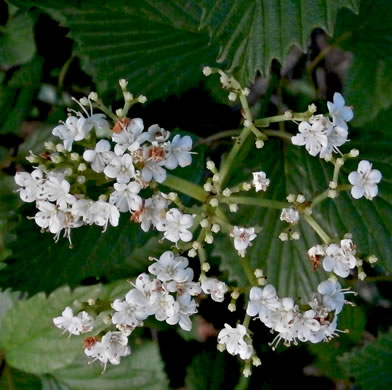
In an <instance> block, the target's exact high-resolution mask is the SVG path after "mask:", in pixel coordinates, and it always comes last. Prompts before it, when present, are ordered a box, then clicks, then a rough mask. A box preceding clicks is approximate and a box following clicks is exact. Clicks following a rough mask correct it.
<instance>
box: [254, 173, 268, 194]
mask: <svg viewBox="0 0 392 390" xmlns="http://www.w3.org/2000/svg"><path fill="white" fill-rule="evenodd" d="M252 175H253V185H254V187H255V190H256V192H259V191H267V188H268V186H269V184H270V180H269V179H267V175H266V174H265V172H263V171H260V172H253V173H252Z"/></svg>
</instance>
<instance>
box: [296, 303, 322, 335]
mask: <svg viewBox="0 0 392 390" xmlns="http://www.w3.org/2000/svg"><path fill="white" fill-rule="evenodd" d="M315 317H316V312H315V311H314V310H307V311H306V312H305V313H301V314H297V321H296V323H295V332H296V337H297V338H298V340H300V341H302V342H304V341H308V340H311V339H312V338H313V335H314V333H315V332H318V331H319V330H320V323H319V322H318V321H317V320H316V319H315Z"/></svg>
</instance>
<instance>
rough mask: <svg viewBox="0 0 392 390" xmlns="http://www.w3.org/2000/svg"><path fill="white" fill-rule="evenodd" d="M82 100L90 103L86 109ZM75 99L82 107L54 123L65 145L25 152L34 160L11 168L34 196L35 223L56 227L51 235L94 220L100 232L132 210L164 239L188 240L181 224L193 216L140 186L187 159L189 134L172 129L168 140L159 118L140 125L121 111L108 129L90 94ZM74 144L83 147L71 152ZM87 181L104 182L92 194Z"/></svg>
mask: <svg viewBox="0 0 392 390" xmlns="http://www.w3.org/2000/svg"><path fill="white" fill-rule="evenodd" d="M92 97H93V98H96V97H95V96H94V95H93V96H92ZM82 103H84V104H88V105H89V106H90V107H91V111H90V113H88V112H87V110H86V109H85V108H84V106H83V104H82ZM79 105H80V106H81V108H82V109H83V113H82V112H76V111H73V113H74V115H70V116H69V117H68V119H67V120H66V121H65V122H62V124H60V125H59V126H57V127H55V128H54V129H53V134H54V135H55V136H57V137H59V138H60V139H61V140H62V141H63V145H61V144H58V145H54V144H53V143H46V148H47V150H48V152H47V153H46V154H42V155H41V156H39V157H37V156H30V160H31V161H33V162H35V163H38V164H39V166H38V167H37V168H36V169H35V170H34V171H33V172H31V173H27V172H17V173H16V175H15V181H16V183H17V184H18V185H19V186H20V187H21V188H20V189H19V194H20V197H21V199H22V200H23V201H25V202H36V206H37V209H38V210H39V211H38V212H37V214H36V215H35V217H34V220H35V221H36V223H37V225H38V226H40V227H41V228H42V229H43V230H48V231H50V232H51V233H53V234H55V238H56V240H57V239H58V237H59V235H60V234H61V232H64V236H66V237H68V238H69V240H70V237H71V229H73V228H77V227H80V226H83V225H98V226H102V227H103V228H104V229H103V231H105V230H106V228H107V226H108V225H109V224H110V225H112V226H117V225H118V223H119V217H120V213H124V212H130V213H132V219H133V220H134V221H135V222H140V223H141V227H142V229H143V230H144V231H147V230H148V229H149V228H150V226H151V225H153V226H154V227H156V228H157V229H158V230H160V231H163V232H164V236H165V238H167V239H168V240H171V241H173V242H177V241H178V240H179V239H182V240H183V241H190V239H191V238H192V234H191V233H190V232H189V231H187V230H186V229H188V228H190V227H191V226H192V224H193V218H192V217H191V216H190V215H182V213H181V212H180V211H179V210H178V209H172V210H170V211H169V210H168V205H169V203H170V201H169V199H168V198H165V197H164V195H163V194H162V193H159V192H158V193H157V194H155V195H153V196H152V197H149V198H145V199H143V197H142V196H141V191H142V190H143V189H146V188H148V187H149V186H150V184H151V182H152V181H155V182H158V183H162V182H163V181H165V179H166V177H167V173H166V169H170V170H172V169H175V168H177V167H178V166H180V167H185V166H188V165H190V164H191V163H192V156H191V152H190V151H191V149H192V138H191V137H190V136H187V135H186V136H180V135H176V136H174V138H173V139H172V140H171V141H169V137H170V132H169V131H167V130H165V129H163V128H161V127H159V126H158V125H152V126H150V127H149V128H148V129H147V131H144V125H143V120H142V119H141V118H133V119H128V118H121V119H119V120H118V121H117V122H116V123H115V124H114V127H113V131H112V132H109V129H110V125H109V122H108V121H107V120H106V117H105V115H104V114H93V111H92V104H91V99H90V98H89V99H87V98H84V99H82V100H81V102H79ZM93 130H95V132H94V131H93ZM98 134H104V135H105V134H106V135H108V134H109V136H110V140H111V141H112V142H110V141H109V140H107V139H101V140H99V141H98V142H96V139H97V138H96V136H97V135H98ZM75 144H76V146H77V148H76V150H80V149H82V151H83V153H80V154H79V153H78V152H76V151H74V152H72V148H73V147H74V149H75ZM89 181H95V182H96V183H97V182H99V183H101V187H102V189H101V194H100V195H99V196H96V198H95V199H92V198H91V197H90V196H89V193H88V189H87V184H88V183H89ZM106 183H108V184H110V186H108V185H107V184H106ZM97 189H99V187H98V188H97Z"/></svg>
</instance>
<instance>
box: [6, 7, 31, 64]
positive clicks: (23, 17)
mask: <svg viewBox="0 0 392 390" xmlns="http://www.w3.org/2000/svg"><path fill="white" fill-rule="evenodd" d="M33 27H34V23H33V20H32V19H31V17H30V16H29V15H27V14H26V13H23V12H18V13H17V14H14V15H12V16H11V18H10V19H9V20H8V22H7V24H6V26H5V27H4V28H3V29H2V33H1V35H0V47H1V50H0V67H2V68H10V67H12V66H15V65H21V64H24V63H26V62H28V61H30V60H31V59H32V58H33V55H34V53H35V42H34V33H33Z"/></svg>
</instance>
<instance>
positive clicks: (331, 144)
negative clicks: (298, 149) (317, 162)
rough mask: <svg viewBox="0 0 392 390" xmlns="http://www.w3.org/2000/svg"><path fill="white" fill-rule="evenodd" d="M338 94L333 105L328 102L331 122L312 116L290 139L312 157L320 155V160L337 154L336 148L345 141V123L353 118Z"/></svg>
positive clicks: (346, 135) (321, 116)
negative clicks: (334, 153) (333, 153)
mask: <svg viewBox="0 0 392 390" xmlns="http://www.w3.org/2000/svg"><path fill="white" fill-rule="evenodd" d="M344 104H345V102H344V99H343V97H342V95H341V94H340V93H337V92H336V93H335V94H334V97H333V103H331V102H328V110H329V114H330V116H331V118H332V121H331V120H330V119H329V118H328V117H326V116H324V115H322V114H321V115H313V116H311V117H310V118H309V119H308V120H307V121H302V122H301V123H300V124H299V126H298V130H299V134H297V135H295V136H294V137H292V138H291V142H292V143H293V144H294V145H299V146H305V148H306V150H307V151H308V152H309V154H310V155H312V156H317V155H318V154H320V157H321V158H325V159H328V158H331V155H332V152H339V149H338V147H340V146H342V145H343V144H344V143H346V141H347V137H348V131H347V129H348V126H347V122H348V121H350V120H351V119H352V118H353V116H354V115H353V111H352V109H351V108H350V107H347V106H345V105H344Z"/></svg>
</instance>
